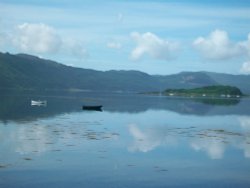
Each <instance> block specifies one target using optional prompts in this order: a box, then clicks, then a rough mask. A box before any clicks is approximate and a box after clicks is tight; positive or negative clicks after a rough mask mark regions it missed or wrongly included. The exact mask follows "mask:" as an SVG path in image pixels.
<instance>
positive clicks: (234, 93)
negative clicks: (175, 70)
mask: <svg viewBox="0 0 250 188" xmlns="http://www.w3.org/2000/svg"><path fill="white" fill-rule="evenodd" d="M151 94H160V95H165V96H179V97H207V98H211V97H212V98H240V97H242V96H243V95H244V94H243V93H242V92H241V90H240V89H239V88H237V87H234V86H225V85H212V86H206V87H199V88H192V89H166V90H165V91H163V92H152V93H151Z"/></svg>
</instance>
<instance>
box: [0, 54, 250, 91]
mask: <svg viewBox="0 0 250 188" xmlns="http://www.w3.org/2000/svg"><path fill="white" fill-rule="evenodd" d="M209 85H231V86H236V87H238V88H240V89H241V90H242V91H243V92H245V93H250V76H245V75H230V74H219V73H210V72H181V73H179V74H173V75H167V76H161V75H149V74H146V73H143V72H140V71H115V70H111V71H96V70H90V69H83V68H75V67H70V66H66V65H63V64H60V63H57V62H55V61H51V60H46V59H41V58H38V57H36V56H31V55H27V54H17V55H12V54H9V53H0V88H1V89H7V88H21V89H44V90H45V89H54V90H55V89H58V90H60V89H62V90H68V89H80V90H91V91H121V92H145V91H163V90H165V89H169V88H170V89H178V88H195V87H203V86H209Z"/></svg>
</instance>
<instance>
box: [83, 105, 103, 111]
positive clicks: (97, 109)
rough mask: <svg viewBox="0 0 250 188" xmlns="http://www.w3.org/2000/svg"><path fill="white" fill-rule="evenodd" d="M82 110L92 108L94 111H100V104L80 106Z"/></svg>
mask: <svg viewBox="0 0 250 188" xmlns="http://www.w3.org/2000/svg"><path fill="white" fill-rule="evenodd" d="M82 109H83V110H94V111H102V105H99V106H85V105H84V106H82Z"/></svg>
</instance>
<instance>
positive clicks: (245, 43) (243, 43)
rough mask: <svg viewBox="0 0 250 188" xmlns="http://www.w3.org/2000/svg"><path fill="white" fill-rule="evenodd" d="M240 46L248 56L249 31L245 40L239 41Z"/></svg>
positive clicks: (249, 48) (249, 51)
mask: <svg viewBox="0 0 250 188" xmlns="http://www.w3.org/2000/svg"><path fill="white" fill-rule="evenodd" d="M240 46H242V48H244V50H245V53H246V54H247V55H248V57H250V33H249V34H248V37H247V40H246V41H243V42H240Z"/></svg>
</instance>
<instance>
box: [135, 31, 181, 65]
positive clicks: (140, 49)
mask: <svg viewBox="0 0 250 188" xmlns="http://www.w3.org/2000/svg"><path fill="white" fill-rule="evenodd" d="M131 38H132V39H133V40H134V42H135V43H136V47H135V48H134V49H133V50H132V52H131V58H132V60H139V59H141V58H142V57H143V56H144V55H149V56H150V57H151V58H154V59H158V60H171V59H173V58H175V57H176V52H177V51H178V49H179V46H178V44H177V43H175V42H169V41H167V40H164V39H161V38H160V37H158V36H157V35H155V34H153V33H150V32H147V33H143V34H140V33H138V32H133V33H131Z"/></svg>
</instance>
